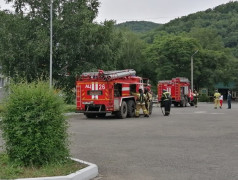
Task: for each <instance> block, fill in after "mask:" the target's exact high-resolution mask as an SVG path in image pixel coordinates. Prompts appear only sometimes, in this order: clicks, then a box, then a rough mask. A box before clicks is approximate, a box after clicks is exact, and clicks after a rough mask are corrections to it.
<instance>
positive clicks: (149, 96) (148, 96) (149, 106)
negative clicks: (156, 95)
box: [145, 88, 153, 115]
mask: <svg viewBox="0 0 238 180" xmlns="http://www.w3.org/2000/svg"><path fill="white" fill-rule="evenodd" d="M145 96H146V100H145V107H146V109H147V111H148V113H149V115H151V113H152V106H153V103H152V94H151V93H150V89H149V88H145Z"/></svg>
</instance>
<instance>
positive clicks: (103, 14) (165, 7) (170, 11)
mask: <svg viewBox="0 0 238 180" xmlns="http://www.w3.org/2000/svg"><path fill="white" fill-rule="evenodd" d="M230 1H237V0H99V2H100V7H99V14H98V17H97V18H96V22H98V23H100V22H103V21H104V20H115V21H116V23H122V22H126V21H151V22H155V23H162V24H164V23H167V22H169V21H170V20H173V19H175V18H179V17H182V16H186V15H188V14H192V13H196V12H198V11H204V10H206V9H209V8H214V7H216V6H218V5H221V4H225V3H228V2H230ZM0 7H1V9H7V8H9V7H11V5H9V4H6V3H5V0H0Z"/></svg>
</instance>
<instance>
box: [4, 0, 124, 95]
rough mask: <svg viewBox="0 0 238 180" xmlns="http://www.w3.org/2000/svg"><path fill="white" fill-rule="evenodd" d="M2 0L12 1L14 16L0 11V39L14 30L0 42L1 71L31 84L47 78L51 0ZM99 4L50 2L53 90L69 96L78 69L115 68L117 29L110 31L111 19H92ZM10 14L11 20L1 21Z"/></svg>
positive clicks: (84, 0) (118, 42) (80, 0)
mask: <svg viewBox="0 0 238 180" xmlns="http://www.w3.org/2000/svg"><path fill="white" fill-rule="evenodd" d="M7 1H8V2H14V6H15V11H16V14H15V15H13V14H6V13H4V12H2V15H3V16H5V17H6V18H5V20H3V24H4V29H3V30H1V32H0V33H2V36H3V37H5V36H6V35H7V34H9V36H10V35H12V34H14V36H13V37H12V36H11V37H12V38H10V39H8V40H6V41H5V40H2V41H5V43H3V45H2V46H1V48H2V49H3V50H4V54H1V55H0V58H1V62H2V64H3V67H4V74H5V75H8V74H9V72H10V76H11V77H20V79H22V78H25V79H27V81H30V82H31V81H33V80H35V79H39V78H41V79H47V77H49V49H50V48H49V39H50V38H49V36H50V35H49V33H50V32H49V18H50V17H49V14H50V13H49V10H50V0H47V1H45V0H40V1H38V0H31V1H29V0H22V1H17V0H7ZM98 6H99V2H98V1H97V0H72V1H68V0H54V3H53V7H54V9H53V27H54V28H53V79H54V83H55V87H56V88H59V89H64V90H65V91H66V92H69V93H71V94H72V92H71V90H72V88H74V87H75V77H76V76H77V75H78V74H80V73H81V72H82V71H92V70H97V69H100V68H103V69H112V68H116V66H117V63H118V59H119V57H120V53H121V51H120V49H121V48H120V46H121V39H122V38H121V33H118V32H116V31H114V22H113V21H105V22H104V23H103V24H95V23H94V22H93V20H94V18H95V17H96V15H97V13H98V9H97V8H98ZM25 7H29V12H28V13H27V14H25V15H23V12H24V8H25ZM9 18H10V19H11V23H10V24H9V23H8V21H9V20H6V19H9ZM12 20H13V21H12ZM15 24H16V25H17V26H16V27H15V28H14V29H12V28H11V26H14V25H15ZM7 37H8V36H6V38H7ZM15 37H18V38H15ZM9 56H11V57H12V58H11V59H10V58H9ZM14 79H15V80H17V78H14Z"/></svg>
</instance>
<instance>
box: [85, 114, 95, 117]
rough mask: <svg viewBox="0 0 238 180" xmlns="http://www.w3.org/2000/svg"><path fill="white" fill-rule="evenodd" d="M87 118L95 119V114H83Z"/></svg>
mask: <svg viewBox="0 0 238 180" xmlns="http://www.w3.org/2000/svg"><path fill="white" fill-rule="evenodd" d="M85 116H86V117H87V118H95V117H96V114H85Z"/></svg>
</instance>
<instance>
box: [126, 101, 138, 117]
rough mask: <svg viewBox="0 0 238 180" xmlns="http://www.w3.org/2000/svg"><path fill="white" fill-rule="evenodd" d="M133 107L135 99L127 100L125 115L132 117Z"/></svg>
mask: <svg viewBox="0 0 238 180" xmlns="http://www.w3.org/2000/svg"><path fill="white" fill-rule="evenodd" d="M135 108H136V104H135V101H133V100H129V101H128V102H127V117H134V116H135Z"/></svg>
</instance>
